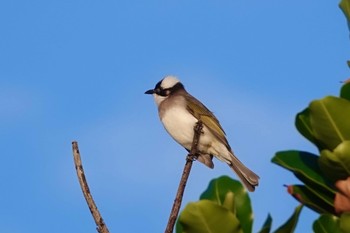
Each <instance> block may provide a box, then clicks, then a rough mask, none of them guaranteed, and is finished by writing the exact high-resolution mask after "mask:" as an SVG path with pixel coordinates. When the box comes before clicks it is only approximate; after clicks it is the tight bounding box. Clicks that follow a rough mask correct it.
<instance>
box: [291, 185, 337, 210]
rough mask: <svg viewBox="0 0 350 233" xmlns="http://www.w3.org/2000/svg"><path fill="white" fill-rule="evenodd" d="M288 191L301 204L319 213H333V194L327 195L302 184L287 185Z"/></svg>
mask: <svg viewBox="0 0 350 233" xmlns="http://www.w3.org/2000/svg"><path fill="white" fill-rule="evenodd" d="M288 193H289V194H291V195H292V196H293V197H294V198H295V199H297V200H298V201H299V202H300V203H301V204H303V205H305V206H307V207H308V208H310V209H312V210H314V211H315V212H317V213H319V214H324V213H331V214H335V211H334V205H333V201H334V195H333V196H332V197H329V196H327V194H325V193H324V192H322V191H320V190H314V189H310V188H308V187H307V186H304V185H289V186H288Z"/></svg>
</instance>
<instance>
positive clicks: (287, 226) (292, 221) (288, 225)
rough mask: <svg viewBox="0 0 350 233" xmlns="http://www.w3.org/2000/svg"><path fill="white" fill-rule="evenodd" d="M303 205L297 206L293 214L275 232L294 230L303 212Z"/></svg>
mask: <svg viewBox="0 0 350 233" xmlns="http://www.w3.org/2000/svg"><path fill="white" fill-rule="evenodd" d="M302 208H303V206H302V205H299V206H297V207H296V208H295V210H294V213H293V215H292V216H291V217H290V218H289V219H288V220H287V222H285V223H284V224H283V225H282V226H280V227H279V228H278V229H277V230H276V231H275V233H290V232H294V230H295V227H296V225H297V223H298V220H299V216H300V213H301V210H302Z"/></svg>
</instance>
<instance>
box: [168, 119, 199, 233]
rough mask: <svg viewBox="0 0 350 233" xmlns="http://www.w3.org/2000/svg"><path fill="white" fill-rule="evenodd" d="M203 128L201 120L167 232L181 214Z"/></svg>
mask: <svg viewBox="0 0 350 233" xmlns="http://www.w3.org/2000/svg"><path fill="white" fill-rule="evenodd" d="M202 128H203V123H202V121H200V120H199V121H198V122H197V123H196V125H195V127H194V129H193V130H194V135H193V141H192V147H191V151H190V154H189V155H188V156H187V159H186V164H185V167H184V170H183V172H182V177H181V180H180V184H179V187H178V189H177V194H176V197H175V200H174V204H173V208H172V209H171V212H170V217H169V220H168V225H167V227H166V229H165V233H172V232H173V230H174V225H175V222H176V219H177V216H178V215H179V211H180V207H181V202H182V197H183V194H184V191H185V187H186V183H187V180H188V177H189V175H190V172H191V168H192V163H193V161H194V160H195V159H196V157H197V152H198V142H199V138H200V135H201V133H202Z"/></svg>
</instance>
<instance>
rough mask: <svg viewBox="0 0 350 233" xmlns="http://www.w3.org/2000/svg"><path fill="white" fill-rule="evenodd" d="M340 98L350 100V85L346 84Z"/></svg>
mask: <svg viewBox="0 0 350 233" xmlns="http://www.w3.org/2000/svg"><path fill="white" fill-rule="evenodd" d="M340 97H341V98H343V99H347V100H350V83H345V84H344V85H343V86H342V88H341V90H340Z"/></svg>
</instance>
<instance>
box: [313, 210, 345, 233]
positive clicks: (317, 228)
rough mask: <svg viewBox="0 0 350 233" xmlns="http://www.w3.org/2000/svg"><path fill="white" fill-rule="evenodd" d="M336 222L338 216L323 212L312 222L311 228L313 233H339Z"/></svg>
mask: <svg viewBox="0 0 350 233" xmlns="http://www.w3.org/2000/svg"><path fill="white" fill-rule="evenodd" d="M338 222H339V219H338V217H336V216H334V215H331V214H323V215H321V216H320V217H319V218H318V219H317V220H316V221H315V222H314V223H313V226H312V228H313V230H314V232H315V233H330V232H332V233H341V231H340V229H339V226H338Z"/></svg>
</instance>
